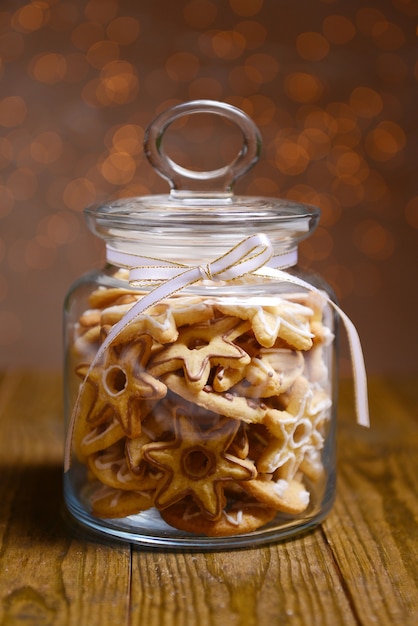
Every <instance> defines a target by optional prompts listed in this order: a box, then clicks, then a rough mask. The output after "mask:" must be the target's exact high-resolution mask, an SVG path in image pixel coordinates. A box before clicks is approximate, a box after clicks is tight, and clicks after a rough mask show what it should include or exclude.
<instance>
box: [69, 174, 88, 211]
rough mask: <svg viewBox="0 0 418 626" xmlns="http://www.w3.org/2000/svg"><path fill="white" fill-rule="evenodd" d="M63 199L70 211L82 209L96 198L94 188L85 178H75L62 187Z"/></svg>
mask: <svg viewBox="0 0 418 626" xmlns="http://www.w3.org/2000/svg"><path fill="white" fill-rule="evenodd" d="M63 200H64V203H65V205H66V206H67V207H68V208H69V209H71V210H72V211H82V210H83V209H85V208H86V207H88V206H90V205H92V204H93V203H94V202H95V200H96V190H95V188H94V185H93V183H92V182H91V181H90V180H88V179H87V178H76V179H75V180H72V181H70V182H69V183H68V184H67V185H66V186H65V188H64V191H63Z"/></svg>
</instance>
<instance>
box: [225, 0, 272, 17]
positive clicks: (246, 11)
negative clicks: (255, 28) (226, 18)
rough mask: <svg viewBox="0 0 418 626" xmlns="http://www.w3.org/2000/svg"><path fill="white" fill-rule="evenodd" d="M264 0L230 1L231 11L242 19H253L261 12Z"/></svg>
mask: <svg viewBox="0 0 418 626" xmlns="http://www.w3.org/2000/svg"><path fill="white" fill-rule="evenodd" d="M263 2H264V0H229V4H230V7H231V9H232V10H233V11H234V13H236V14H237V15H241V16H242V17H252V16H253V15H256V14H257V13H259V11H261V9H262V7H263Z"/></svg>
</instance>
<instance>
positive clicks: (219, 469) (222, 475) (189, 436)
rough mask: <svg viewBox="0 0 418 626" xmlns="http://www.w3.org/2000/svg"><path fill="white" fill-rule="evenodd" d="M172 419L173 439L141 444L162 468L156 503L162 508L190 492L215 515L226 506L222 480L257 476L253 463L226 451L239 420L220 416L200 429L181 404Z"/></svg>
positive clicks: (209, 514) (208, 513)
mask: <svg viewBox="0 0 418 626" xmlns="http://www.w3.org/2000/svg"><path fill="white" fill-rule="evenodd" d="M173 422H174V435H175V438H174V440H173V441H158V442H155V443H150V444H148V445H145V446H144V457H145V459H146V460H147V461H148V463H150V464H151V465H153V466H155V467H156V468H158V469H160V470H161V471H162V472H164V479H163V482H162V486H161V487H159V488H158V490H157V494H156V497H155V505H156V507H157V508H159V509H164V508H166V507H168V506H171V505H172V504H175V503H176V502H178V501H179V500H181V499H183V498H185V497H186V496H188V495H190V496H191V497H192V498H193V500H194V501H195V502H196V503H197V504H198V505H199V507H200V508H201V510H202V511H203V512H204V515H205V516H206V517H208V518H209V519H217V518H219V517H220V515H221V512H222V509H223V508H224V506H225V495H224V485H225V483H226V482H228V481H238V480H242V481H245V480H249V479H251V478H254V477H255V476H256V470H255V467H254V465H253V463H251V462H250V461H248V460H245V459H240V458H238V457H236V456H234V455H233V454H231V453H230V452H229V451H228V449H229V448H230V446H231V444H232V442H233V440H234V439H235V437H236V434H237V431H238V429H239V423H238V422H237V421H236V420H229V419H225V418H223V419H219V420H218V422H217V423H216V424H214V425H213V426H212V427H211V428H209V429H205V430H201V429H200V428H199V426H198V424H197V423H196V421H195V419H194V418H193V416H191V415H188V414H187V411H186V410H185V409H184V408H183V407H182V406H181V405H180V406H178V407H176V408H175V410H174V411H173Z"/></svg>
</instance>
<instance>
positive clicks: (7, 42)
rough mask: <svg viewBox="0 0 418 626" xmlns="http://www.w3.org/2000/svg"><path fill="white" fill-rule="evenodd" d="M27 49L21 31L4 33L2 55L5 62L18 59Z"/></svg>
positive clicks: (1, 44) (0, 49)
mask: <svg viewBox="0 0 418 626" xmlns="http://www.w3.org/2000/svg"><path fill="white" fill-rule="evenodd" d="M24 51H25V41H24V39H23V37H22V35H21V34H20V33H4V34H3V35H2V36H1V38H0V57H1V59H2V61H3V62H4V63H7V62H9V63H10V62H12V61H16V60H17V59H19V58H20V57H21V56H22V54H23V53H24Z"/></svg>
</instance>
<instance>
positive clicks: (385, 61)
mask: <svg viewBox="0 0 418 626" xmlns="http://www.w3.org/2000/svg"><path fill="white" fill-rule="evenodd" d="M376 71H377V74H378V76H379V78H380V79H381V80H382V81H383V82H384V83H386V84H387V85H390V86H396V85H399V84H400V83H402V82H403V81H405V80H406V78H407V76H408V66H407V64H406V63H405V61H404V60H403V59H402V58H401V57H399V56H397V55H396V54H393V53H390V52H383V53H382V54H380V55H379V56H378V57H377V60H376Z"/></svg>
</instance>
